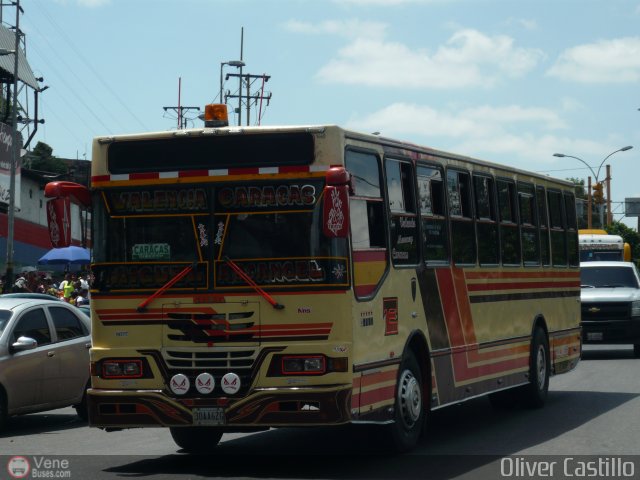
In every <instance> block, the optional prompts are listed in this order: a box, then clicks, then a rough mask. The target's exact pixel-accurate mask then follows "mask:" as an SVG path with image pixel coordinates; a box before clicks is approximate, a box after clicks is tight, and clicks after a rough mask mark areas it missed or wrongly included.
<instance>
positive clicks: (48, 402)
mask: <svg viewBox="0 0 640 480" xmlns="http://www.w3.org/2000/svg"><path fill="white" fill-rule="evenodd" d="M90 347H91V336H90V320H89V318H88V317H87V316H86V315H85V314H84V313H82V312H81V311H80V310H79V309H77V308H76V307H74V306H72V305H68V304H66V303H64V302H60V301H58V300H56V299H55V298H52V299H51V300H48V299H36V298H28V297H27V298H25V297H13V296H7V297H4V296H0V429H1V428H2V427H3V426H4V424H5V423H6V419H7V417H8V416H11V415H19V414H24V413H33V412H41V411H45V410H53V409H56V408H62V407H67V406H71V405H73V406H75V407H76V411H77V412H78V415H79V416H80V417H81V418H83V419H86V418H87V411H86V395H85V392H86V390H87V388H88V386H89V381H90V374H89V348H90Z"/></svg>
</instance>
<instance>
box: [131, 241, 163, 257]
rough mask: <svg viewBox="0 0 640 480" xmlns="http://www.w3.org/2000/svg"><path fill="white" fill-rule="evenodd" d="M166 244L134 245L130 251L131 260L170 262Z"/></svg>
mask: <svg viewBox="0 0 640 480" xmlns="http://www.w3.org/2000/svg"><path fill="white" fill-rule="evenodd" d="M170 259H171V246H170V245H169V244H168V243H136V244H135V245H134V246H133V247H132V249H131V260H170Z"/></svg>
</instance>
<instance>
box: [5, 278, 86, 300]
mask: <svg viewBox="0 0 640 480" xmlns="http://www.w3.org/2000/svg"><path fill="white" fill-rule="evenodd" d="M3 280H4V279H3ZM10 291H11V292H33V293H43V294H47V295H51V296H53V297H56V298H59V299H60V300H63V301H65V302H67V303H71V304H73V305H76V306H78V307H79V306H81V305H88V304H89V281H88V275H87V274H86V273H84V272H79V273H77V274H76V273H65V274H64V278H63V279H62V280H60V281H56V279H55V278H54V277H52V276H50V275H48V274H45V273H38V272H22V273H21V274H19V275H17V276H16V279H15V282H14V283H13V288H12V289H11V290H10Z"/></svg>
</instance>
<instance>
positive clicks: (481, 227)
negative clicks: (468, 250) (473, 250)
mask: <svg viewBox="0 0 640 480" xmlns="http://www.w3.org/2000/svg"><path fill="white" fill-rule="evenodd" d="M473 192H474V195H475V205H476V232H477V238H478V261H479V262H480V265H497V264H498V263H499V262H500V256H499V248H498V247H499V242H498V223H497V220H496V219H497V216H496V200H495V198H496V197H495V182H494V180H493V178H492V177H486V176H480V175H474V176H473Z"/></svg>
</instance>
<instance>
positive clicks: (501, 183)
mask: <svg viewBox="0 0 640 480" xmlns="http://www.w3.org/2000/svg"><path fill="white" fill-rule="evenodd" d="M497 187H498V209H499V211H500V249H501V257H502V264H503V265H520V264H521V258H520V235H519V231H518V212H517V210H516V195H515V193H516V192H515V190H516V189H515V184H514V183H513V181H510V180H498V181H497Z"/></svg>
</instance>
